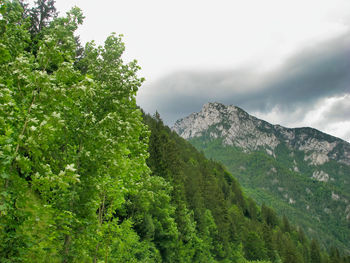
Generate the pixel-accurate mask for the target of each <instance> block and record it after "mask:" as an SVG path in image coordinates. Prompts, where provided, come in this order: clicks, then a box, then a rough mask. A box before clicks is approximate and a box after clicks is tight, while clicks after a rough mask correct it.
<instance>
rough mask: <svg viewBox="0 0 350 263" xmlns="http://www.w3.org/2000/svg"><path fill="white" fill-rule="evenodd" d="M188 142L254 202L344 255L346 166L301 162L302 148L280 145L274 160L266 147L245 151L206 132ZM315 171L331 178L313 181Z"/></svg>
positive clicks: (348, 233) (349, 228)
mask: <svg viewBox="0 0 350 263" xmlns="http://www.w3.org/2000/svg"><path fill="white" fill-rule="evenodd" d="M190 142H191V143H192V144H193V145H194V146H195V147H196V148H197V149H199V150H202V151H203V152H204V153H205V155H206V156H207V157H208V158H212V159H214V160H217V161H220V162H222V163H223V164H225V166H226V167H227V169H228V171H230V172H231V173H232V174H233V175H234V176H235V177H237V178H238V180H239V182H240V183H241V184H242V186H243V188H244V191H245V192H246V193H248V194H249V195H250V196H251V197H252V198H254V199H255V200H257V202H258V203H260V204H261V203H266V204H267V205H269V206H271V207H273V208H274V209H276V211H277V212H278V214H280V215H286V216H288V218H289V219H290V220H291V221H292V222H293V223H295V224H297V225H300V226H302V227H303V229H305V231H306V233H307V235H308V236H309V237H318V238H319V239H320V240H321V243H322V244H324V246H325V247H327V248H329V247H331V246H332V245H336V246H338V247H341V248H342V250H344V251H347V253H349V250H348V249H349V247H350V238H349V237H350V225H349V221H348V220H347V218H346V209H347V206H348V203H347V202H346V200H350V195H349V192H348V190H347V189H348V184H347V182H345V183H343V182H342V180H345V179H344V177H345V178H346V175H349V174H350V167H349V166H348V165H345V164H339V163H337V162H336V161H330V162H327V163H325V164H323V165H321V166H311V165H309V164H308V163H306V162H305V161H304V153H303V152H301V151H299V152H292V151H291V150H290V149H289V148H288V147H286V146H283V145H279V146H278V147H277V149H276V151H275V155H276V158H275V157H273V156H271V155H269V154H267V153H266V151H254V152H251V153H245V152H243V151H242V150H241V149H239V148H238V147H233V146H227V145H226V146H225V145H223V143H222V140H220V139H210V138H208V137H205V136H204V137H197V138H193V139H191V140H190ZM294 167H298V171H294V169H293V168H294ZM318 170H322V171H324V172H325V173H327V174H331V175H332V176H334V180H330V181H328V182H322V181H318V180H315V179H313V178H312V175H313V173H314V172H315V171H318ZM344 175H345V176H344ZM332 197H333V198H332Z"/></svg>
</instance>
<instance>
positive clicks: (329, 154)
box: [173, 103, 350, 180]
mask: <svg viewBox="0 0 350 263" xmlns="http://www.w3.org/2000/svg"><path fill="white" fill-rule="evenodd" d="M173 130H174V131H176V132H177V133H178V134H179V135H180V136H181V137H183V138H184V139H190V138H195V137H199V136H209V137H210V138H222V140H223V143H224V144H225V145H232V146H237V147H239V148H241V149H242V150H243V151H245V152H249V151H254V150H260V149H263V150H265V151H266V152H267V153H268V154H269V155H272V156H274V150H275V148H276V147H277V146H278V145H279V144H280V143H285V144H286V145H287V147H288V148H290V149H291V150H298V151H303V152H304V154H305V155H304V160H305V161H307V162H308V163H309V164H311V165H321V164H324V163H326V162H328V161H329V160H336V161H338V162H341V163H345V164H347V165H350V144H349V143H348V142H345V141H343V140H341V139H339V138H336V137H333V136H330V135H328V134H325V133H322V132H320V131H318V130H316V129H312V128H296V129H290V128H285V127H282V126H280V125H272V124H270V123H268V122H265V121H263V120H260V119H258V118H255V117H253V116H251V115H249V114H248V113H247V112H245V111H244V110H242V109H240V108H238V107H236V106H233V105H230V106H225V105H223V104H221V103H207V104H205V105H204V106H203V108H202V109H201V111H200V112H197V113H192V114H191V115H189V116H188V117H185V118H183V119H180V120H178V121H177V122H176V123H175V124H174V127H173ZM318 178H319V177H318V176H316V175H315V179H318ZM322 180H325V177H322Z"/></svg>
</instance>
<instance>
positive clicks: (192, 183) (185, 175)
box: [145, 114, 350, 263]
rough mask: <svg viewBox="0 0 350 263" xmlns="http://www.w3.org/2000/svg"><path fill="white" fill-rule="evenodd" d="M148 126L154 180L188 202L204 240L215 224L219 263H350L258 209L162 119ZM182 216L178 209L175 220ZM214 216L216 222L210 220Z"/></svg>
mask: <svg viewBox="0 0 350 263" xmlns="http://www.w3.org/2000/svg"><path fill="white" fill-rule="evenodd" d="M145 122H146V123H147V124H148V126H149V127H150V129H151V137H150V146H149V151H150V158H149V159H148V161H147V163H148V165H149V167H150V168H151V170H152V171H153V172H152V174H153V175H158V176H162V177H164V178H166V179H167V181H170V182H172V185H173V193H172V194H171V195H172V202H174V204H175V207H178V204H179V203H178V202H179V201H180V200H182V202H180V203H181V204H184V205H187V208H188V209H190V210H192V211H193V218H194V221H195V223H196V231H197V232H198V233H197V235H198V236H199V237H201V238H202V239H203V240H208V238H207V237H204V236H203V233H208V230H207V228H208V226H206V225H207V224H208V223H209V222H211V223H210V224H211V225H212V227H214V229H215V232H214V233H215V235H212V236H211V238H210V239H209V240H210V243H211V244H212V246H213V245H214V246H213V247H212V249H211V250H210V251H211V256H212V257H213V259H214V260H218V261H224V262H242V261H240V260H243V262H244V259H243V257H244V258H246V259H248V260H269V261H270V262H286V263H287V262H348V260H349V259H350V258H349V257H345V256H344V257H343V258H342V257H341V256H340V255H339V251H338V249H337V248H335V247H333V248H331V250H330V254H329V255H327V253H325V252H322V251H321V250H322V249H320V245H319V243H318V241H317V240H316V239H314V240H309V239H308V238H306V236H305V234H304V231H303V229H301V228H299V227H295V226H293V225H291V223H290V222H289V220H288V218H287V217H283V218H279V217H278V216H277V215H276V212H275V211H274V210H273V209H271V208H269V207H267V206H266V205H264V204H263V205H262V206H257V204H256V203H255V202H254V200H252V199H251V198H249V197H247V196H245V195H244V194H243V192H242V189H241V187H240V185H239V183H238V182H237V180H236V179H235V178H234V177H233V176H232V175H231V174H230V173H229V172H227V170H226V169H225V168H224V167H223V166H222V165H221V164H219V163H217V162H215V161H213V160H208V159H206V158H205V156H204V154H203V153H200V152H198V151H197V150H196V149H195V148H194V147H193V146H192V145H191V144H190V143H188V142H187V141H185V140H184V139H182V138H181V137H180V136H178V135H177V134H176V133H175V132H173V131H171V130H170V128H168V127H166V126H164V124H163V123H162V121H161V120H160V118H159V115H158V114H156V115H155V118H152V117H150V116H145ZM176 203H177V204H176ZM178 212H180V211H179V210H178V209H176V210H175V215H176V213H178ZM181 214H183V213H181ZM208 216H209V217H210V218H212V219H211V220H207V219H206V218H207V217H208ZM175 218H179V219H180V218H182V217H181V216H177V215H176V216H175ZM177 222H178V223H179V224H180V221H177ZM180 225H183V223H181V224H180ZM199 262H210V261H201V260H200V261H199Z"/></svg>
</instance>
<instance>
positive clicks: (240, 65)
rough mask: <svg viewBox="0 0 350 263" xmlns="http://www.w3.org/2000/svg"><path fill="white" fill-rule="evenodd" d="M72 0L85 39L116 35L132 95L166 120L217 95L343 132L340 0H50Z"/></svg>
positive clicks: (347, 45)
mask: <svg viewBox="0 0 350 263" xmlns="http://www.w3.org/2000/svg"><path fill="white" fill-rule="evenodd" d="M74 5H76V6H78V7H80V8H81V9H82V10H83V13H84V15H85V17H86V19H85V22H84V24H83V25H82V26H81V28H80V29H79V30H78V34H79V35H80V37H81V40H82V42H83V43H85V42H86V41H91V40H95V41H96V43H97V44H103V42H104V40H105V39H106V37H107V36H108V35H109V34H110V33H111V32H116V33H117V34H123V35H124V37H123V40H124V42H125V44H126V52H125V55H124V57H123V58H124V60H125V61H131V60H133V59H137V60H138V63H139V65H140V66H141V67H142V70H141V71H140V73H139V75H140V76H142V77H145V78H146V81H145V82H144V84H143V86H142V87H141V88H140V89H139V92H138V95H137V103H138V104H139V105H140V106H141V107H142V108H143V109H144V110H145V111H146V112H149V113H151V114H153V113H154V112H155V111H156V110H157V111H158V112H159V113H160V115H161V117H162V118H163V120H164V122H165V123H166V124H168V125H172V124H173V123H174V122H175V121H176V120H177V119H179V118H182V117H185V116H187V115H189V114H190V113H192V112H198V111H200V109H201V107H202V105H203V104H205V103H207V102H221V103H224V104H226V105H236V106H239V107H241V108H243V109H244V110H246V111H247V112H248V113H250V114H252V115H254V116H256V117H259V118H262V119H264V120H266V121H269V122H271V123H273V124H280V125H283V126H286V127H304V126H309V127H313V128H316V129H319V130H321V131H324V132H326V133H329V134H331V135H334V136H337V137H340V138H342V139H344V140H347V141H350V1H348V0H308V1H305V0H288V1H286V0H264V1H259V0H255V1H253V0H216V1H214V0H177V1H169V0H147V1H145V0H128V1H125V0H123V1H121V0H114V1H113V0H99V1H87V0H70V1H68V0H56V7H57V9H58V11H60V13H61V14H64V13H65V12H66V11H67V10H69V8H70V7H72V6H74Z"/></svg>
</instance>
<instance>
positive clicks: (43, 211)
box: [0, 0, 350, 263]
mask: <svg viewBox="0 0 350 263" xmlns="http://www.w3.org/2000/svg"><path fill="white" fill-rule="evenodd" d="M0 4H1V6H0V14H1V16H0V54H1V56H0V240H1V242H0V262H3V263H10V262H11V263H12V262H36V263H38V262H79V263H80V262H94V263H95V262H254V261H256V260H261V261H260V262H264V261H265V262H288V263H291V262H305V263H306V262H307V263H309V262H310V263H311V262H312V263H316V262H317V263H318V262H324V263H326V262H327V263H328V262H344V263H345V262H350V258H349V257H347V258H346V257H343V256H342V255H340V254H339V252H338V250H337V249H336V248H333V249H332V250H331V251H330V252H329V253H326V252H325V251H323V250H322V249H321V248H320V247H319V244H318V242H317V240H311V241H310V240H308V239H307V238H306V237H305V235H304V233H303V231H302V229H299V228H297V227H295V226H292V225H291V224H290V223H289V221H288V219H287V218H286V217H284V218H283V219H281V218H278V217H277V216H276V213H275V212H274V211H273V210H272V209H270V208H268V207H266V206H265V205H263V206H261V207H258V206H257V205H256V203H255V202H254V201H253V200H252V199H250V198H248V197H246V196H244V194H243V193H242V190H241V188H240V186H239V184H238V183H237V181H236V180H235V179H234V178H233V177H232V175H230V174H229V173H228V172H227V171H226V170H225V169H224V168H223V166H222V165H220V164H218V163H216V162H213V161H210V160H207V159H206V158H205V157H204V155H203V154H202V153H199V152H198V151H197V150H195V148H194V147H193V146H191V145H190V144H189V143H188V142H186V141H185V140H184V139H182V138H180V137H179V136H178V135H176V134H175V133H174V132H171V131H170V129H169V128H168V127H166V126H164V125H163V123H162V121H161V120H160V117H159V115H156V116H155V119H153V118H152V117H150V116H144V118H143V116H142V112H141V110H140V109H139V108H138V107H137V105H136V100H135V96H136V92H137V90H138V88H139V87H140V86H141V84H142V81H143V79H141V78H139V77H138V76H137V71H138V70H139V66H138V65H137V63H136V61H132V62H130V63H125V62H124V61H123V60H122V59H121V56H122V54H123V52H124V44H123V42H122V40H121V37H119V36H116V35H115V34H112V35H111V36H109V37H108V38H107V39H106V41H105V43H104V45H103V46H96V45H95V44H94V42H90V43H87V44H86V45H85V47H81V46H80V44H79V38H78V36H76V35H74V32H75V31H76V29H77V28H78V25H79V24H81V23H82V21H83V15H82V13H81V10H80V9H79V8H73V9H72V10H71V11H70V12H68V13H67V15H66V16H64V17H56V16H57V14H56V11H55V7H54V1H37V2H36V4H35V5H34V7H29V6H27V5H25V4H23V2H21V1H8V0H6V1H1V2H0Z"/></svg>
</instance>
